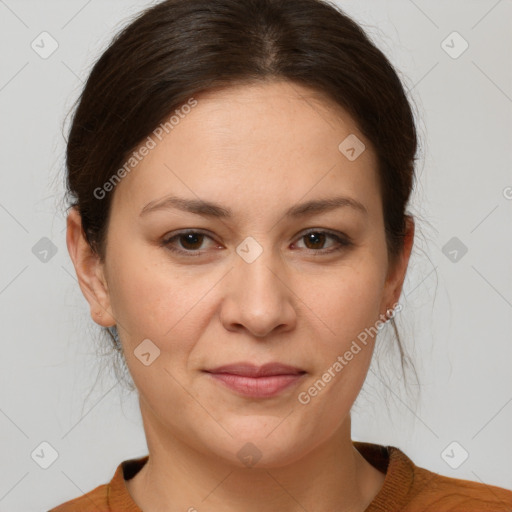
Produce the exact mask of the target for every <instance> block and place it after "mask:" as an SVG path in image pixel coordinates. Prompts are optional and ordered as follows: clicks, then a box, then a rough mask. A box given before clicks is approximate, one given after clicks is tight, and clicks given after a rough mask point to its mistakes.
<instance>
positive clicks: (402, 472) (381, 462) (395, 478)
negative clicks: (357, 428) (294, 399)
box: [107, 441, 415, 512]
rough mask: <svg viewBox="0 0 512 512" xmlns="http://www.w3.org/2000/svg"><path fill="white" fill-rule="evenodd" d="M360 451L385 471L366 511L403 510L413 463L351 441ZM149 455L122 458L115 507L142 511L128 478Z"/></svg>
mask: <svg viewBox="0 0 512 512" xmlns="http://www.w3.org/2000/svg"><path fill="white" fill-rule="evenodd" d="M352 443H353V445H354V446H355V448H357V450H358V451H359V452H360V453H361V455H362V456H363V457H364V458H365V459H366V460H367V461H368V462H369V463H370V464H371V465H372V466H374V467H376V468H377V469H378V470H380V471H382V472H383V473H385V474H386V477H385V479H384V483H383V485H382V487H381V489H380V491H379V492H378V493H377V495H376V496H375V498H374V499H373V500H372V502H371V503H370V504H369V505H368V507H367V508H366V510H365V512H387V511H389V510H400V508H401V507H403V506H404V505H405V504H406V503H407V495H408V494H409V491H410V489H411V487H412V484H413V480H414V467H415V466H414V463H413V462H412V461H411V459H409V457H407V456H406V455H405V454H404V453H403V452H402V451H401V450H400V449H399V448H396V447H395V446H383V445H379V444H373V443H366V442H361V441H352ZM148 459H149V455H145V456H144V457H139V458H136V459H129V460H125V461H123V462H121V464H119V466H118V467H117V469H116V472H115V474H114V476H113V478H112V480H111V481H110V483H109V485H108V488H107V489H108V490H107V493H108V504H109V508H110V510H112V511H115V512H117V511H118V510H122V511H123V512H142V511H141V509H140V508H139V507H138V506H137V504H136V503H135V502H134V501H133V499H132V497H131V495H130V493H129V492H128V488H127V486H126V480H129V479H131V478H133V477H134V476H135V475H136V474H137V473H138V472H139V471H140V470H141V469H142V467H143V466H144V464H146V462H147V461H148Z"/></svg>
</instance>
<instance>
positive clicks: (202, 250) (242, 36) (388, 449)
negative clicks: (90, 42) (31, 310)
mask: <svg viewBox="0 0 512 512" xmlns="http://www.w3.org/2000/svg"><path fill="white" fill-rule="evenodd" d="M416 148H417V137H416V130H415V125H414V120H413V115H412V112H411V109H410V106H409V103H408V101H407V98H406V95H405V93H404V90H403V86H402V84H401V83H400V80H399V78H398V77H397V74H396V72H395V71H394V69H393V68H392V66H391V65H390V63H389V61H388V60H387V59H386V57H385V56H384V55H383V54H382V53H381V52H380V51H379V50H378V49H377V48H376V47H375V46H374V45H373V44H372V43H371V42H370V40H369V39H368V38H367V36H366V35H365V34H364V32H363V31H362V30H361V28H360V27H359V26H358V25H356V24H355V23H354V22H353V21H352V20H351V19H350V18H348V17H347V16H345V15H344V14H343V13H342V12H341V11H340V10H339V9H337V8H335V7H334V6H332V5H331V4H328V3H325V2H322V1H320V0H294V1H282V0H244V1H239V0H238V1H235V0H187V1H184V0H171V1H169V0H168V1H164V2H161V3H159V4H157V5H155V6H153V7H151V8H150V9H148V10H147V11H145V12H144V13H142V14H141V15H140V16H139V17H138V18H137V19H136V20H135V21H134V22H132V23H131V24H130V25H129V26H128V27H127V28H125V29H124V30H123V31H122V32H121V33H120V34H119V35H118V36H117V37H116V38H115V40H114V41H113V42H112V44H111V45H110V47H109V48H108V49H107V50H106V51H105V52H104V54H103V55H102V57H101V58H100V59H99V61H98V62H97V63H96V65H95V67H94V69H93V70H92V72H91V75H90V77H89V79H88V81H87V84H86V86H85V89H84V91H83V94H82V96H81V98H80V101H79V104H78V106H77V108H76V111H75V115H74V118H73V123H72V126H71V130H70V135H69V141H68V146H67V169H68V189H69V192H70V193H71V195H72V204H71V210H70V213H69V216H68V221H67V245H68V249H69V253H70V256H71V258H72V260H73V264H74V266H75V269H76V272H77V276H78V280H79V283H80V287H81V290H82V292H83V294H84V296H85V297H86V299H87V300H88V302H89V305H90V309H91V316H92V318H93V320H94V321H95V322H96V323H98V324H99V325H101V326H103V327H104V328H105V329H109V332H110V333H111V334H112V340H113V342H114V343H115V344H116V346H117V347H118V349H119V350H120V351H122V353H123V355H124V357H125V360H126V364H127V367H128V369H129V372H130V375H131V377H132V378H133V382H134V384H135V386H136V388H137V392H138V396H139V403H140V409H141V415H142V419H143V424H144V430H145V434H146V439H147V443H148V449H149V455H148V456H146V457H143V458H139V459H131V460H127V461H123V462H122V463H121V464H120V465H119V466H118V468H117V471H116V473H115V475H114V476H113V478H112V480H111V482H110V483H108V484H105V485H102V486H99V487H97V488H96V489H94V490H92V491H90V492H88V493H87V494H86V495H84V496H82V497H79V498H76V499H75V500H72V501H70V502H67V503H64V504H62V505H60V506H58V507H56V508H54V509H53V511H54V512H66V511H85V510H88V511H89V510H102V511H103V510H109V511H115V512H121V511H123V512H137V511H138V512H140V511H142V510H144V511H145V512H153V511H162V512H163V511H172V512H174V511H180V510H183V511H184V510H187V511H189V512H192V511H196V510H197V511H199V512H200V511H202V510H208V511H214V512H217V511H223V512H225V511H241V510H243V511H244V512H250V511H269V512H270V511H275V510H281V511H283V510H284V511H299V510H301V511H302V510H308V511H315V512H327V511H333V510H336V511H340V512H341V511H351V512H352V511H367V512H376V511H397V510H407V511H426V510H439V511H444V510H450V511H462V510H464V511H468V510H470V511H476V510H478V511H482V510H487V511H498V510H500V511H501V510H512V492H511V491H508V490H506V489H502V488H499V487H495V486H489V485H485V484H481V483H475V482H471V481H467V480H461V479H454V478H448V477H444V476H440V475H437V474H436V473H433V472H430V471H428V470H427V469H424V468H420V467H417V466H416V465H415V464H414V463H413V462H412V461H411V460H410V459H409V458H408V457H407V456H406V454H405V453H403V452H402V451H401V450H400V449H398V448H396V447H393V446H382V445H377V444H372V443H362V442H353V441H352V440H351V429H350V409H351V407H352V404H353V403H354V401H355V399H356V397H357V396H358V394H359V392H360V390H361V387H362V385H363V382H364V380H365V377H366V374H367V371H368V368H369V365H370V362H371V357H372V353H373V349H374V346H375V341H376V338H377V334H378V332H379V330H380V329H381V327H382V325H383V324H384V322H386V321H391V322H393V316H394V315H395V314H396V312H397V311H399V310H400V309H401V305H400V303H399V299H400V294H401V290H402V285H403V282H404V278H405V274H406V270H407V266H408V261H409V257H410V254H411V249H412V246H413V239H414V219H413V218H412V216H411V215H410V214H408V213H406V208H407V204H408V200H409V197H410V194H411V190H412V186H413V177H414V160H415V154H416ZM393 325H394V324H393ZM398 343H400V340H399V339H398Z"/></svg>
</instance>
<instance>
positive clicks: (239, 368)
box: [205, 363, 306, 378]
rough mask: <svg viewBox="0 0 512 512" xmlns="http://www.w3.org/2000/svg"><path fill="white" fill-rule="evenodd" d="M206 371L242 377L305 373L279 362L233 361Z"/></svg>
mask: <svg viewBox="0 0 512 512" xmlns="http://www.w3.org/2000/svg"><path fill="white" fill-rule="evenodd" d="M205 371H207V372H208V373H227V374H231V375H240V376H243V377H253V378H257V377H271V376H274V375H299V374H302V373H306V372H305V371H304V370H301V369H300V368H296V367H295V366H289V365H286V364H281V363H267V364H264V365H263V366H255V365H253V364H250V363H235V364H228V365H224V366H219V367H217V368H213V369H212V370H205Z"/></svg>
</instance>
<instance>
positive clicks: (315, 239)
mask: <svg viewBox="0 0 512 512" xmlns="http://www.w3.org/2000/svg"><path fill="white" fill-rule="evenodd" d="M329 238H331V239H332V240H334V242H335V243H334V248H332V246H331V248H330V249H327V250H325V249H322V247H321V246H323V245H324V244H325V241H326V240H327V239H329ZM300 240H305V244H306V248H308V249H310V250H311V251H312V252H313V253H317V254H328V253H332V252H336V251H341V250H342V249H345V248H347V247H350V246H352V245H353V243H352V241H351V240H350V239H349V238H348V237H347V236H345V235H343V234H341V233H333V232H330V231H325V230H322V229H311V230H309V231H308V232H307V233H304V234H303V235H302V236H301V237H300ZM308 245H309V247H308Z"/></svg>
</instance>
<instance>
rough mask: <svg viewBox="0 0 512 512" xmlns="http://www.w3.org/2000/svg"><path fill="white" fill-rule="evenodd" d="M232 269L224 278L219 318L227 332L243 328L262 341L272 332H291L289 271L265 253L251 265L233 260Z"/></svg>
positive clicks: (293, 316)
mask: <svg viewBox="0 0 512 512" xmlns="http://www.w3.org/2000/svg"><path fill="white" fill-rule="evenodd" d="M234 265H235V266H234V268H233V269H232V270H231V272H229V274H228V275H227V276H226V281H225V287H226V288H225V289H226V294H225V297H224V300H223V302H222V306H221V311H220V319H221V322H222V323H223V325H224V327H225V328H226V329H227V330H229V331H237V330H243V329H246V330H247V331H248V333H250V334H251V335H252V336H255V337H258V338H263V337H266V336H269V335H270V334H271V333H272V332H273V331H276V332H277V331H279V332H282V331H286V330H290V329H293V328H294V326H295V322H296V301H297V300H298V299H297V298H296V297H295V295H294V294H293V291H292V288H293V287H292V285H291V283H290V272H289V271H287V269H286V268H285V267H284V266H283V265H282V264H280V262H279V259H278V258H273V255H272V251H270V250H264V251H263V252H262V253H261V254H260V256H259V257H258V258H257V259H256V260H255V261H253V262H251V263H248V262H247V261H245V260H244V259H243V258H237V259H235V264H234Z"/></svg>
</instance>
